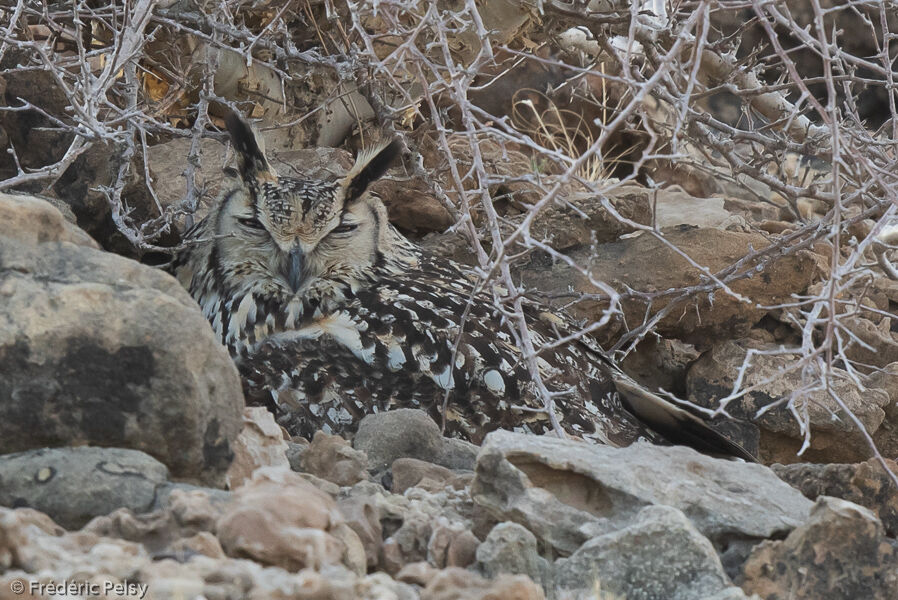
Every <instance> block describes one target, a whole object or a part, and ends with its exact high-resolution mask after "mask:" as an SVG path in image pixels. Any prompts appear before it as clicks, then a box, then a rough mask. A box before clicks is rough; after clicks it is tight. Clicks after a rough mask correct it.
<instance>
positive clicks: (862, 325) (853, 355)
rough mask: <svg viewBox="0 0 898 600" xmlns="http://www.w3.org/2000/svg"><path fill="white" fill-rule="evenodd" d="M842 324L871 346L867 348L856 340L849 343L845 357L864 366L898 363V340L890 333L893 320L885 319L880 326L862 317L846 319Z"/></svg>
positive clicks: (882, 365)
mask: <svg viewBox="0 0 898 600" xmlns="http://www.w3.org/2000/svg"><path fill="white" fill-rule="evenodd" d="M842 324H843V326H844V327H846V328H847V329H848V330H849V331H851V333H852V334H854V335H855V336H857V338H858V339H859V340H860V341H861V342H863V344H864V345H866V346H869V348H865V347H864V345H862V344H861V343H859V342H856V341H854V340H852V341H850V342H848V344H847V346H846V348H845V355H846V356H847V357H848V358H849V359H850V360H852V361H855V362H858V363H860V364H862V365H873V366H876V367H884V366H886V365H888V364H890V363H893V362H898V340H896V339H895V338H894V337H893V336H892V332H891V331H890V325H891V319H883V320H882V321H881V323H880V325H879V326H877V325H876V324H874V323H873V322H871V321H870V320H869V319H863V318H861V317H846V318H844V319H842Z"/></svg>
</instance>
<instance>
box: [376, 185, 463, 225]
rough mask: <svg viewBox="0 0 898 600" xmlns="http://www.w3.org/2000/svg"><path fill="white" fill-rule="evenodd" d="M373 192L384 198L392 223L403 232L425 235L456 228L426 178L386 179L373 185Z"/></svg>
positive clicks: (453, 220) (452, 219)
mask: <svg viewBox="0 0 898 600" xmlns="http://www.w3.org/2000/svg"><path fill="white" fill-rule="evenodd" d="M371 191H372V193H374V194H377V195H378V196H380V197H381V198H383V201H384V204H385V205H386V207H387V213H388V214H389V215H390V222H391V223H393V224H394V225H396V226H397V227H399V228H400V229H402V230H403V231H411V232H414V233H417V234H423V233H428V232H431V231H445V230H447V229H449V227H451V226H452V225H454V224H455V219H454V218H453V217H452V215H451V214H449V211H448V210H446V207H445V206H443V205H442V204H441V203H440V201H439V200H438V199H437V198H436V197H435V196H434V195H433V191H432V190H431V187H430V185H429V183H428V182H426V181H424V180H423V178H420V177H416V178H413V179H411V180H409V179H407V178H403V179H391V178H390V177H385V178H383V179H380V180H378V181H376V182H374V183H372V184H371Z"/></svg>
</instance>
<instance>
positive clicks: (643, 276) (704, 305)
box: [523, 225, 815, 345]
mask: <svg viewBox="0 0 898 600" xmlns="http://www.w3.org/2000/svg"><path fill="white" fill-rule="evenodd" d="M662 233H663V239H659V238H658V237H656V236H654V235H652V234H649V233H642V234H641V235H639V236H637V237H632V238H627V239H621V240H619V241H616V242H613V243H608V244H602V245H601V246H600V247H594V246H592V245H588V246H587V247H584V248H582V249H578V250H575V251H573V252H571V253H570V254H569V256H570V257H571V259H572V260H573V263H575V264H577V265H581V266H584V267H586V268H587V269H588V275H589V277H587V276H586V275H585V274H584V273H583V272H581V271H579V270H577V269H573V268H571V267H570V266H568V265H567V264H566V263H563V262H560V261H559V262H555V263H553V262H551V261H548V260H540V259H538V258H534V259H533V262H532V263H531V264H530V265H529V266H527V267H525V268H524V271H523V278H524V281H525V283H527V284H528V285H530V286H533V287H536V288H538V289H547V290H565V289H569V290H573V291H574V292H577V294H576V296H578V298H577V303H576V304H575V305H574V306H573V307H571V309H570V310H571V312H573V313H574V314H576V315H577V316H580V317H583V318H587V319H592V320H598V319H599V318H600V316H601V315H602V314H603V312H604V310H605V309H606V308H607V302H605V301H603V300H602V299H601V298H602V297H604V296H605V294H604V292H603V290H602V289H600V288H598V287H597V286H595V285H594V284H593V283H592V281H604V282H605V283H607V284H609V285H611V286H612V287H614V288H615V289H617V290H619V291H620V292H622V293H623V292H628V291H635V292H636V293H635V294H628V295H627V296H626V297H625V298H624V300H623V303H622V309H623V312H624V318H625V319H626V323H627V324H628V325H629V326H630V327H634V326H636V325H638V324H640V323H642V322H643V319H645V318H650V317H652V316H653V315H656V314H658V313H659V312H661V311H663V314H662V316H661V318H660V319H659V321H658V323H657V325H656V327H655V331H657V332H658V333H659V334H660V335H661V336H663V337H667V338H676V339H679V340H682V341H685V342H689V343H695V344H697V345H707V341H708V340H709V339H718V338H720V337H722V336H723V337H735V336H739V335H744V334H745V333H746V332H747V331H748V330H749V329H750V328H751V326H752V325H754V324H755V323H757V322H758V321H759V320H761V318H762V317H764V315H765V314H767V310H766V309H765V308H764V306H771V305H775V304H780V303H782V302H785V301H786V300H787V299H789V298H791V297H792V294H795V293H801V292H803V291H804V290H806V289H807V288H808V286H809V285H810V284H811V282H812V280H813V277H814V274H815V270H814V268H813V266H814V258H813V255H811V253H809V252H799V253H795V254H792V255H789V256H784V257H781V258H778V259H777V260H774V261H771V262H770V263H769V264H766V265H759V264H758V263H757V262H755V261H747V262H746V264H745V265H744V266H743V271H744V272H746V273H748V276H747V277H744V278H741V279H738V280H735V281H732V282H731V283H730V284H729V287H730V289H731V290H732V292H734V293H735V294H737V295H733V294H732V293H730V292H728V291H725V290H721V289H715V291H713V293H711V294H707V293H694V294H692V295H690V296H688V297H684V296H683V295H682V294H680V293H670V290H675V289H677V288H688V287H692V286H700V285H701V284H704V283H709V282H710V280H709V278H708V274H713V273H717V272H719V271H721V270H722V269H725V268H726V267H729V266H730V265H733V264H734V263H737V262H739V261H740V260H742V259H743V258H744V257H745V256H746V255H748V254H750V253H752V251H758V250H761V249H763V248H766V247H768V246H770V243H771V242H770V240H769V239H768V238H766V237H764V236H763V235H761V234H757V233H743V232H739V231H724V230H721V229H717V228H711V227H702V228H700V227H692V226H689V225H682V226H677V227H670V228H666V229H664V230H662ZM684 255H685V256H684ZM647 257H650V259H648V258H647ZM686 257H689V258H688V259H687V258H686ZM695 265H699V266H701V267H702V269H701V270H700V269H699V268H698V267H696V266H695ZM671 302H675V304H674V305H671Z"/></svg>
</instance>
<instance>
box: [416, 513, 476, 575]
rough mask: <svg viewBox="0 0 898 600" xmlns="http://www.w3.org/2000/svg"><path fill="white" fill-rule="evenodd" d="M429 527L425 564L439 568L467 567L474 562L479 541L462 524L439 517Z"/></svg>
mask: <svg viewBox="0 0 898 600" xmlns="http://www.w3.org/2000/svg"><path fill="white" fill-rule="evenodd" d="M431 527H432V533H431V534H430V539H429V540H428V542H427V562H429V563H430V564H432V565H434V566H436V567H439V568H443V567H467V566H468V565H470V564H472V563H473V562H474V559H475V558H476V551H477V546H478V545H479V544H480V540H478V539H477V536H475V535H474V534H473V533H471V532H470V531H469V530H468V529H467V528H466V527H465V524H464V523H459V522H451V521H449V520H448V519H446V518H445V517H439V518H437V520H436V523H432V524H431Z"/></svg>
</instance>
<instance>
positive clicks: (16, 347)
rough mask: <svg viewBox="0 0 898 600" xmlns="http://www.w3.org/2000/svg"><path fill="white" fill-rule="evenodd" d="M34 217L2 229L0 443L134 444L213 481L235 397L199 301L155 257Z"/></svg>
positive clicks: (234, 418) (191, 475) (220, 474)
mask: <svg viewBox="0 0 898 600" xmlns="http://www.w3.org/2000/svg"><path fill="white" fill-rule="evenodd" d="M36 202H37V201H36ZM32 204H33V203H31V204H29V205H28V206H29V207H30V208H28V210H29V211H30V210H32V209H33V206H32ZM0 205H2V206H3V207H4V208H3V209H2V210H4V211H12V210H13V209H15V206H12V205H11V204H10V203H9V201H7V200H3V199H0ZM11 206H12V208H11ZM41 210H43V211H44V213H52V212H53V210H55V209H50V208H49V205H47V207H45V208H44V209H41ZM54 218H55V219H56V220H57V222H59V220H61V219H62V217H61V216H55V217H54ZM40 222H41V220H40V219H38V220H37V221H35V225H34V227H33V228H28V227H24V228H23V229H21V230H17V231H14V232H12V235H13V237H8V236H5V235H4V236H0V453H12V452H21V451H25V450H32V449H36V448H41V447H45V446H49V447H59V446H79V445H92V446H106V447H121V448H130V449H134V450H141V451H143V452H146V453H147V454H149V455H151V456H153V457H154V458H156V459H157V460H159V461H160V462H162V463H164V464H165V465H166V466H167V467H168V468H169V469H170V471H171V474H172V477H174V478H177V479H186V480H190V481H194V482H198V483H202V484H207V485H221V484H222V483H223V481H224V474H225V471H226V469H227V468H228V465H229V463H230V460H231V457H232V453H231V449H230V444H231V442H233V440H234V439H235V438H236V437H237V434H238V433H239V430H240V423H241V411H242V410H243V397H242V392H241V385H240V379H239V376H238V374H237V370H236V368H235V367H234V364H233V362H232V361H231V358H230V356H228V353H227V351H226V350H225V349H224V348H223V347H222V346H221V344H220V343H219V341H218V340H217V339H216V337H215V335H214V333H213V332H212V329H211V327H210V326H209V323H208V322H207V321H206V319H205V318H204V317H203V315H202V313H201V312H200V310H199V307H197V305H196V303H195V302H194V301H193V299H192V298H190V296H189V295H188V294H187V292H186V291H185V290H184V289H183V288H181V286H180V285H179V284H178V282H177V281H176V280H175V279H174V278H172V277H170V276H169V275H167V274H165V273H162V272H160V271H158V270H156V269H152V268H150V267H146V266H144V265H141V264H139V263H137V262H134V261H131V260H128V259H125V258H122V257H120V256H115V255H112V254H108V253H105V252H101V251H99V250H96V249H94V248H92V247H89V246H84V245H73V244H71V243H67V242H56V241H52V240H49V239H48V240H47V241H46V242H44V243H38V244H33V243H29V242H28V240H29V239H39V238H40V236H41V235H43V234H41V233H40V232H41V231H45V232H46V231H49V230H48V229H46V228H45V227H44V226H42V225H40ZM63 229H64V228H63ZM64 230H65V229H64ZM7 233H8V232H7ZM65 237H66V236H65V235H63V238H65ZM60 415H65V418H64V419H63V418H60Z"/></svg>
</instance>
